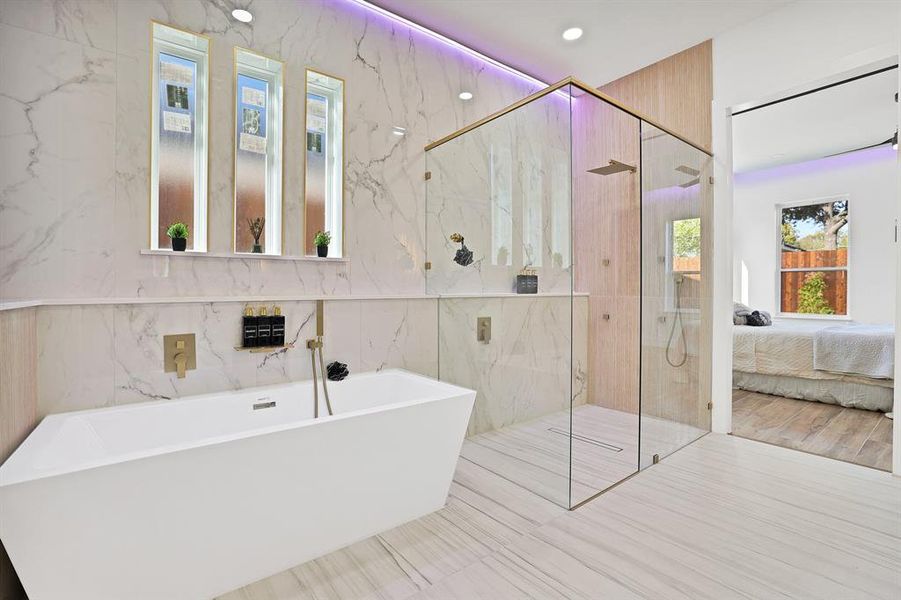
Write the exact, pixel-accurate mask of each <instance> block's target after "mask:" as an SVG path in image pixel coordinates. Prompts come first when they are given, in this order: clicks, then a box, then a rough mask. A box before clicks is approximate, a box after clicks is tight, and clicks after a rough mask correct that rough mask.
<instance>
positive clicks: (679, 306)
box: [666, 273, 688, 368]
mask: <svg viewBox="0 0 901 600" xmlns="http://www.w3.org/2000/svg"><path fill="white" fill-rule="evenodd" d="M674 280H675V283H676V316H675V317H673V326H672V327H670V330H669V339H668V340H666V362H667V364H669V366H671V367H676V368H678V367H681V366H682V365H684V364H685V361H687V360H688V344H687V343H686V342H685V324H684V323H683V322H682V282H683V281H684V280H685V276H684V275H682V274H681V273H676V274H674ZM677 321H678V322H679V334H680V335H679V337H680V338H681V339H682V359H681V360H679V361H678V362H677V361H674V360H673V359H671V358H670V350H671V349H672V345H673V336H674V335H675V333H676V322H677Z"/></svg>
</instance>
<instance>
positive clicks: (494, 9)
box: [370, 0, 788, 85]
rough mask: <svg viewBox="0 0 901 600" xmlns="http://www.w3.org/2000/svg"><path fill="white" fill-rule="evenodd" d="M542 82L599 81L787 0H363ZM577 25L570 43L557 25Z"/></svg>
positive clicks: (683, 46) (696, 41) (611, 79)
mask: <svg viewBox="0 0 901 600" xmlns="http://www.w3.org/2000/svg"><path fill="white" fill-rule="evenodd" d="M370 1H371V2H372V3H373V4H377V5H379V6H381V7H382V8H385V9H387V10H390V11H391V12H393V13H395V14H398V15H400V16H402V17H405V18H407V19H409V20H411V21H414V22H415V23H418V24H420V25H423V26H425V27H428V28H429V29H432V30H433V31H437V32H438V33H441V34H443V35H445V36H447V37H449V38H452V39H454V40H456V41H458V42H461V43H463V44H465V45H467V46H469V47H471V48H473V49H475V50H478V51H479V52H482V53H483V54H486V55H488V56H490V57H492V58H494V59H496V60H499V61H501V62H503V63H506V64H508V65H510V66H512V67H515V68H517V69H519V70H521V71H523V72H525V73H528V74H529V75H532V76H534V77H536V78H538V79H541V80H543V81H545V82H548V83H553V82H555V81H559V80H560V79H563V78H564V77H567V76H569V75H574V76H576V77H577V78H579V79H581V80H583V81H585V82H587V83H590V84H593V85H602V84H604V83H607V82H609V81H613V80H614V79H617V78H619V77H622V76H623V75H627V74H628V73H631V72H633V71H636V70H638V69H640V68H642V67H645V66H647V65H649V64H652V63H654V62H657V61H658V60H661V59H663V58H666V57H667V56H669V55H671V54H674V53H676V52H679V51H681V50H684V49H686V48H690V47H691V46H694V45H695V44H699V43H701V42H703V41H704V40H707V39H709V38H712V37H714V36H715V35H717V34H719V33H721V32H723V31H725V30H727V29H729V28H731V27H734V26H736V25H739V24H741V23H745V22H747V21H750V20H752V19H754V18H756V17H759V16H760V15H762V14H764V13H766V12H768V11H770V10H773V9H775V8H778V7H779V6H781V5H784V4H787V3H788V2H787V0H703V1H700V0H370ZM569 27H581V28H582V29H583V30H584V32H585V33H584V35H583V36H582V38H581V39H579V40H576V41H574V42H566V41H564V40H563V38H562V37H561V34H562V33H563V30H565V29H567V28H569Z"/></svg>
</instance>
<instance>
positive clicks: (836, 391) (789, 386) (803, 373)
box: [732, 319, 894, 412]
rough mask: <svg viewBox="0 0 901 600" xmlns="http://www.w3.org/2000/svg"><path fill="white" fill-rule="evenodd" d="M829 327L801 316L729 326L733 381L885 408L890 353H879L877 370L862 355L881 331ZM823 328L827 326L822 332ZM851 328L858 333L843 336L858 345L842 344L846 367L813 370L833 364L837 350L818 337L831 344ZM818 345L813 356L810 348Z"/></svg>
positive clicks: (798, 395) (829, 323)
mask: <svg viewBox="0 0 901 600" xmlns="http://www.w3.org/2000/svg"><path fill="white" fill-rule="evenodd" d="M835 327H836V323H835V322H834V321H806V320H801V319H797V320H793V319H774V320H773V325H772V326H768V327H749V326H747V325H735V326H734V327H733V360H732V369H733V385H734V386H735V387H737V388H739V389H743V390H749V391H753V392H760V393H763V394H771V395H775V396H785V397H788V398H798V399H801V400H812V401H817V402H825V403H827V404H838V405H841V406H847V407H852V408H863V409H867V410H878V411H882V412H889V411H891V410H892V395H893V392H894V380H893V379H891V378H889V377H886V376H885V375H888V374H890V373H891V369H890V368H889V369H886V367H885V364H884V362H885V359H886V358H887V359H888V360H889V361H891V359H892V357H891V356H889V357H882V359H883V360H882V362H881V363H879V364H878V365H877V366H878V367H879V368H875V367H870V366H869V365H876V363H877V361H875V360H872V359H871V357H870V355H869V354H867V353H866V352H867V348H868V346H867V343H870V347H872V345H873V344H872V342H873V341H874V340H877V338H876V337H875V336H876V335H877V332H878V334H879V335H881V340H882V341H883V342H884V341H885V335H886V330H885V329H882V330H877V329H876V328H867V327H864V326H859V325H852V324H847V325H845V326H843V329H841V330H836V329H834V328H835ZM844 327H847V328H848V329H847V330H845V329H844ZM827 328H831V329H829V330H828V331H824V330H826V329H827ZM855 328H859V333H855V334H854V335H853V336H850V337H849V338H848V339H855V340H857V341H863V342H864V343H863V344H854V343H850V342H849V343H848V344H847V345H846V346H845V345H844V344H843V346H842V347H843V348H847V352H846V353H845V354H846V357H845V358H847V359H848V360H847V361H845V365H846V366H842V365H837V366H836V367H833V368H835V369H836V370H826V369H823V368H817V367H818V366H819V367H822V366H823V364H821V363H824V362H826V364H827V365H829V366H831V364H830V363H828V362H827V361H829V360H831V361H833V362H834V361H835V360H836V355H840V354H841V353H835V352H833V353H831V354H827V353H826V352H824V345H823V344H824V341H825V342H830V343H831V342H832V340H834V339H836V338H835V337H834V336H835V335H836V334H837V333H838V334H842V333H849V334H850V333H854V332H855V331H857V330H856V329H855ZM870 331H873V332H874V333H870ZM887 331H888V334H889V335H890V336H891V339H892V340H893V339H894V330H892V329H890V328H889V329H888V330H887ZM830 336H833V337H830ZM818 345H819V355H818V356H817V355H816V354H817V353H816V352H815V350H817V347H818ZM839 358H841V357H840V356H839ZM839 370H841V371H850V372H838V371H839ZM856 371H863V372H856Z"/></svg>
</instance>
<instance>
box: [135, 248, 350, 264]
mask: <svg viewBox="0 0 901 600" xmlns="http://www.w3.org/2000/svg"><path fill="white" fill-rule="evenodd" d="M141 255H143V256H165V257H173V258H185V257H190V258H230V259H237V260H288V261H294V262H318V263H347V262H350V259H349V258H334V257H328V258H319V257H318V256H291V255H284V256H283V255H280V254H253V253H251V252H246V253H232V252H195V251H193V250H185V251H184V252H175V251H174V250H141Z"/></svg>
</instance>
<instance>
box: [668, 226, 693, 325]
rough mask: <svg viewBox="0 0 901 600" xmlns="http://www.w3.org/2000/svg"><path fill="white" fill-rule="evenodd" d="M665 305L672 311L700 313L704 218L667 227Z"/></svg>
mask: <svg viewBox="0 0 901 600" xmlns="http://www.w3.org/2000/svg"><path fill="white" fill-rule="evenodd" d="M666 239H667V243H666V248H667V252H666V259H667V269H668V271H669V272H670V273H671V275H672V276H671V277H667V278H666V306H667V310H670V311H676V310H680V311H684V312H698V311H699V310H700V308H701V306H700V292H701V219H700V217H693V218H688V219H676V220H674V221H670V222H669V223H668V224H667V230H666Z"/></svg>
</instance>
